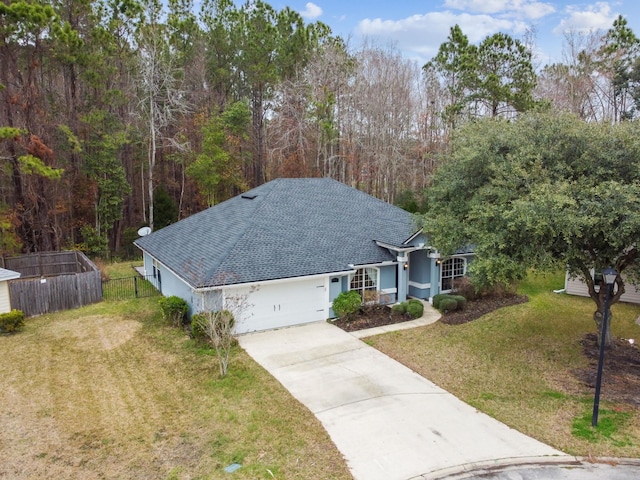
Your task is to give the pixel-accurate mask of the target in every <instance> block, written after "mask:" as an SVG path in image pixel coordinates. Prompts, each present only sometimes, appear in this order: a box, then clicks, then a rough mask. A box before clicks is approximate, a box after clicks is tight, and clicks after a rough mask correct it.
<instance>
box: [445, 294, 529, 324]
mask: <svg viewBox="0 0 640 480" xmlns="http://www.w3.org/2000/svg"><path fill="white" fill-rule="evenodd" d="M528 301H529V297H527V296H526V295H516V294H513V295H496V296H487V297H481V298H479V299H478V300H473V301H467V306H466V308H465V309H464V310H462V311H459V312H450V313H446V314H445V315H443V316H442V318H441V319H440V321H441V322H442V323H446V324H447V325H462V324H463V323H467V322H471V321H473V320H476V319H478V318H480V317H481V316H483V315H485V314H487V313H489V312H493V311H494V310H498V309H499V308H503V307H508V306H511V305H518V304H519V303H526V302H528Z"/></svg>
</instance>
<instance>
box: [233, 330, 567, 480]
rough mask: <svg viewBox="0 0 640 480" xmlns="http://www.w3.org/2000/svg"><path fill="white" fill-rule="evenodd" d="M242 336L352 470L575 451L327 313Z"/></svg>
mask: <svg viewBox="0 0 640 480" xmlns="http://www.w3.org/2000/svg"><path fill="white" fill-rule="evenodd" d="M383 328H384V327H383ZM372 333H373V332H369V334H372ZM239 342H240V345H241V346H242V348H244V349H245V350H246V351H247V352H248V353H249V355H250V356H251V357H253V358H254V359H255V360H256V361H257V362H258V363H259V364H261V365H262V366H263V367H264V368H265V369H267V370H268V371H269V372H270V373H271V374H272V375H273V376H274V377H275V378H276V379H278V380H279V381H280V382H281V383H282V384H283V385H284V386H285V388H287V389H288V390H289V391H290V392H291V393H292V395H293V396H294V397H296V398H297V399H298V400H299V401H300V402H302V403H303V404H304V405H305V406H306V407H307V408H309V409H310V410H311V411H312V412H313V413H314V414H315V415H316V417H317V418H318V419H319V420H320V421H321V422H322V425H323V426H324V427H325V429H326V430H327V432H328V433H329V435H330V436H331V438H332V440H333V442H334V443H335V444H336V446H337V448H338V449H339V450H340V452H341V453H342V454H343V455H344V457H345V459H346V461H347V464H348V466H349V468H350V470H351V473H352V475H353V477H354V478H355V479H356V480H408V479H417V478H429V475H430V474H431V475H433V476H436V477H437V476H440V474H441V473H443V472H449V473H451V472H452V471H454V470H462V471H465V470H472V469H474V468H475V467H477V466H483V467H487V466H491V465H493V464H495V465H504V464H510V463H537V462H538V461H540V459H541V458H542V459H544V461H545V462H548V461H554V460H557V461H563V462H567V461H570V460H571V457H568V456H566V455H565V454H563V453H562V452H559V451H557V450H555V449H553V448H551V447H549V446H547V445H544V444H542V443H540V442H538V441H537V440H534V439H532V438H530V437H527V436H526V435H523V434H521V433H519V432H517V431H516V430H513V429H511V428H509V427H507V426H506V425H504V424H502V423H500V422H498V421H497V420H495V419H493V418H491V417H489V416H487V415H485V414H483V413H480V412H478V411H477V410H476V409H474V408H472V407H471V406H469V405H467V404H466V403H464V402H462V401H461V400H459V399H458V398H456V397H454V396H453V395H451V394H450V393H448V392H446V391H445V390H442V389H441V388H439V387H437V386H436V385H434V384H433V383H432V382H430V381H428V380H427V379H425V378H423V377H421V376H420V375H418V374H417V373H415V372H413V371H412V370H410V369H409V368H407V367H405V366H403V365H401V364H400V363H398V362H396V361H395V360H393V359H391V358H389V357H388V356H386V355H384V354H383V353H381V352H379V351H377V350H375V349H374V348H372V347H369V346H368V345H366V344H365V343H364V342H362V341H361V340H359V339H358V338H356V337H355V336H354V335H351V334H349V333H347V332H344V331H343V330H340V329H339V328H338V327H335V326H333V325H331V324H329V323H325V322H318V323H313V324H309V325H304V326H300V327H292V328H286V329H281V330H273V331H267V332H259V333H254V334H249V335H243V336H241V337H239ZM425 348H426V346H425ZM452 469H453V470H452Z"/></svg>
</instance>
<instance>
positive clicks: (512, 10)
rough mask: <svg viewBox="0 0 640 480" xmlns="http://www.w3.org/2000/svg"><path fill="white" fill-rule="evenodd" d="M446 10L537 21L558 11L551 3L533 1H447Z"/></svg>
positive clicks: (445, 3)
mask: <svg viewBox="0 0 640 480" xmlns="http://www.w3.org/2000/svg"><path fill="white" fill-rule="evenodd" d="M444 6H445V7H446V8H453V9H456V10H462V11H468V12H472V13H483V14H490V15H495V14H501V15H503V16H508V17H515V18H527V19H530V20H537V19H539V18H542V17H545V16H547V15H549V14H551V13H553V12H555V11H556V9H555V7H554V6H553V5H551V4H550V3H543V2H537V1H535V0H534V1H531V0H445V2H444Z"/></svg>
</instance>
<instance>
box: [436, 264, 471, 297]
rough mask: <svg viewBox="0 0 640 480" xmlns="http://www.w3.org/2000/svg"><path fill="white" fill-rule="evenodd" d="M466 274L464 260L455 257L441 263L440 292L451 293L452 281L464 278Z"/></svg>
mask: <svg viewBox="0 0 640 480" xmlns="http://www.w3.org/2000/svg"><path fill="white" fill-rule="evenodd" d="M466 272H467V259H466V258H460V257H455V258H449V259H448V260H445V261H444V262H442V282H441V284H440V290H441V291H442V292H449V291H451V289H452V288H453V281H454V280H455V279H456V278H460V277H464V275H465V273H466Z"/></svg>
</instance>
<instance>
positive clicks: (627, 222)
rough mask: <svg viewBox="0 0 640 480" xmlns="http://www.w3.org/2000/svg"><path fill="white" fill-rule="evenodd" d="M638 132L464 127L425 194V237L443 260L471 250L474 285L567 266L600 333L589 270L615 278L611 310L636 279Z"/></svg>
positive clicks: (595, 127) (526, 125)
mask: <svg viewBox="0 0 640 480" xmlns="http://www.w3.org/2000/svg"><path fill="white" fill-rule="evenodd" d="M639 129H640V125H638V124H637V123H636V122H628V123H626V122H625V123H621V124H613V125H612V124H596V123H586V122H583V121H581V120H579V119H577V118H576V117H573V116H570V115H568V114H566V115H554V114H549V113H530V114H524V115H521V116H520V117H519V118H518V119H517V120H515V121H507V120H499V119H485V120H480V121H476V122H472V123H469V124H467V125H465V126H464V127H463V128H461V129H460V131H459V133H458V135H457V137H456V139H455V146H454V149H453V153H452V157H451V158H450V160H449V161H448V162H446V163H445V164H444V165H443V166H442V167H441V168H440V169H439V170H438V171H437V172H436V174H435V177H434V179H433V184H432V186H431V188H430V189H429V191H428V200H427V211H426V213H425V214H424V216H423V217H422V221H423V223H424V228H425V231H426V232H428V234H429V235H430V238H431V239H432V242H433V245H434V246H436V247H437V248H438V249H439V250H440V251H441V252H442V253H443V254H444V255H447V254H450V253H452V252H454V251H455V250H456V249H457V248H458V247H459V246H460V245H470V244H473V245H475V251H476V255H477V257H476V260H474V262H473V263H472V264H471V266H470V273H471V276H472V281H473V282H474V283H475V284H476V285H477V286H487V285H495V284H509V283H511V282H513V281H517V280H519V279H522V278H524V277H525V275H526V273H527V271H528V270H529V269H537V270H540V271H545V270H546V271H551V270H557V269H558V268H562V269H564V268H567V270H568V272H569V274H570V275H571V276H573V277H580V278H582V279H583V280H584V281H585V283H586V285H587V287H588V291H589V295H590V297H591V298H592V299H593V301H594V302H595V304H596V311H595V313H594V317H593V318H594V321H595V322H596V325H597V327H598V331H599V332H600V331H601V323H602V318H603V315H604V309H605V292H606V289H605V288H598V286H597V285H596V284H595V282H594V279H593V276H592V273H593V271H594V270H596V271H597V270H599V269H603V268H606V267H608V266H611V267H613V268H615V269H616V270H617V271H618V273H619V274H618V276H617V278H616V286H615V289H614V294H613V296H612V299H611V305H613V304H615V303H616V302H618V301H619V300H620V297H621V295H622V294H623V293H624V292H625V282H636V281H638V279H639V278H640V275H639V273H640V262H639V261H638V241H639V239H640V142H638V138H639V135H638V134H639V133H640V132H639ZM609 318H611V317H609ZM603 340H604V342H605V345H607V346H610V345H612V340H611V336H610V335H607V338H605V339H600V341H603Z"/></svg>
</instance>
